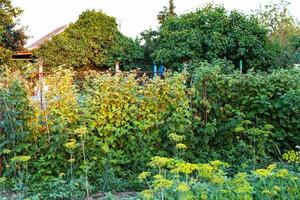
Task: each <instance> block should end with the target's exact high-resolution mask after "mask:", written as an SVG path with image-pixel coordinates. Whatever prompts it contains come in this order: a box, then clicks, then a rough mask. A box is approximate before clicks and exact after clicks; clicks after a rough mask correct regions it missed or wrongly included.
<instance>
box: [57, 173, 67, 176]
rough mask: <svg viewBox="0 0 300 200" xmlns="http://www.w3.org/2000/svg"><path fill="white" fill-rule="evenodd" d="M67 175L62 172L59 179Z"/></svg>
mask: <svg viewBox="0 0 300 200" xmlns="http://www.w3.org/2000/svg"><path fill="white" fill-rule="evenodd" d="M65 175H66V174H65V173H63V172H61V173H59V175H58V176H59V177H63V176H65Z"/></svg>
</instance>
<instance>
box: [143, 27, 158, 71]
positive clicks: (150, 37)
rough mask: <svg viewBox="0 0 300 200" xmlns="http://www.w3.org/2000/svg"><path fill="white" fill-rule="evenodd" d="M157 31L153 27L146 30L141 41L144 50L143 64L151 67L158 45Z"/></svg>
mask: <svg viewBox="0 0 300 200" xmlns="http://www.w3.org/2000/svg"><path fill="white" fill-rule="evenodd" d="M157 34H158V33H157V31H154V30H152V29H149V30H145V31H144V32H142V33H141V38H140V43H141V44H142V45H141V46H142V48H143V52H144V56H143V57H144V60H143V65H144V66H148V67H151V66H152V65H153V60H154V59H153V56H152V55H153V53H154V51H155V49H156V47H157V36H158V35H157Z"/></svg>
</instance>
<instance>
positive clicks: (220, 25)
mask: <svg viewBox="0 0 300 200" xmlns="http://www.w3.org/2000/svg"><path fill="white" fill-rule="evenodd" d="M157 45H158V46H157V49H156V50H155V52H154V54H153V57H154V58H155V60H156V62H158V63H162V64H165V65H166V66H168V67H169V68H173V69H175V70H180V69H181V68H182V67H183V63H184V62H192V61H195V60H206V61H209V62H211V61H213V60H215V59H227V60H229V61H231V62H232V63H233V64H235V66H236V67H238V65H239V63H240V60H242V61H243V64H244V70H245V71H247V70H248V69H250V68H255V69H260V70H267V69H268V68H270V67H271V66H272V65H273V63H274V59H275V55H276V50H277V47H275V46H273V45H272V44H271V43H270V42H269V41H268V38H267V30H266V29H265V28H264V27H263V26H261V25H260V24H259V22H258V20H257V19H256V18H255V17H254V16H247V15H245V14H243V13H241V12H238V11H232V12H228V11H227V10H226V9H225V8H224V7H223V6H214V5H212V4H209V5H207V6H206V7H204V8H203V9H199V10H197V11H195V12H191V13H187V14H184V15H182V16H179V17H173V18H168V19H167V20H166V21H165V22H164V23H163V24H162V25H161V27H160V29H159V32H158V41H157Z"/></svg>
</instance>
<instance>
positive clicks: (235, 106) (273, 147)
mask: <svg viewBox="0 0 300 200" xmlns="http://www.w3.org/2000/svg"><path fill="white" fill-rule="evenodd" d="M195 68H198V69H197V70H196V71H195V72H194V75H193V77H194V78H193V79H192V81H193V85H194V87H195V99H194V109H195V117H194V120H195V122H194V123H193V125H194V130H195V132H194V135H195V136H194V138H191V139H192V141H193V142H191V143H192V144H194V145H195V147H194V150H193V151H194V152H197V151H200V150H199V149H198V148H197V147H199V146H201V148H202V150H203V148H204V147H205V148H206V149H207V152H210V153H209V154H208V157H210V156H212V155H214V153H213V152H217V153H216V154H217V157H216V158H217V159H220V158H222V159H223V160H226V161H230V163H231V162H232V161H233V160H236V158H238V159H239V162H240V161H241V160H242V158H246V159H251V158H252V157H253V156H254V155H255V156H256V158H255V160H257V162H261V161H262V158H264V157H266V156H270V155H271V156H273V157H275V158H279V157H280V156H281V153H280V152H279V150H282V151H284V150H288V149H290V148H291V147H294V146H295V145H297V144H299V143H300V138H299V134H298V132H299V128H300V124H299V117H300V116H299V112H298V111H299V110H300V107H299V105H300V93H299V92H300V88H299V85H300V79H299V75H300V71H299V70H298V69H291V70H278V71H274V72H273V73H271V74H265V73H251V72H249V73H247V74H244V75H241V74H240V73H238V72H234V73H224V69H223V68H222V66H220V65H218V64H215V65H210V64H207V63H198V67H195ZM198 118H200V119H202V120H200V121H199V120H197V119H198ZM200 127H201V128H200ZM224 138H226V139H224ZM203 155H204V154H203V152H201V154H199V155H196V157H201V156H203Z"/></svg>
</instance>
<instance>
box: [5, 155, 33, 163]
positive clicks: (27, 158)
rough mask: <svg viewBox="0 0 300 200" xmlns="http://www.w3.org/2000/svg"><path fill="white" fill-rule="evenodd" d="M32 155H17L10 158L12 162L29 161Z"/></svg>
mask: <svg viewBox="0 0 300 200" xmlns="http://www.w3.org/2000/svg"><path fill="white" fill-rule="evenodd" d="M30 159H31V157H30V156H15V157H13V158H12V159H10V160H11V161H12V162H27V161H28V160H30Z"/></svg>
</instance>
